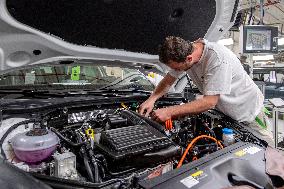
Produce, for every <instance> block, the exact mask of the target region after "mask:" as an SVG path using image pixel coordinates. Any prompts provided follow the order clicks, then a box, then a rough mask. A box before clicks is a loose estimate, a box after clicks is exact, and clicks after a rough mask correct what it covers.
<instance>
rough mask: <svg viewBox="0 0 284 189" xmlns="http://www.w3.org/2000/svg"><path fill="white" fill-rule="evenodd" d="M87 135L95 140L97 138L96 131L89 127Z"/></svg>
mask: <svg viewBox="0 0 284 189" xmlns="http://www.w3.org/2000/svg"><path fill="white" fill-rule="evenodd" d="M86 135H87V136H88V137H89V138H91V139H93V140H94V139H95V131H94V130H93V129H87V130H86Z"/></svg>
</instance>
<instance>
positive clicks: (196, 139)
mask: <svg viewBox="0 0 284 189" xmlns="http://www.w3.org/2000/svg"><path fill="white" fill-rule="evenodd" d="M202 138H208V139H211V140H213V141H215V142H216V143H217V144H218V145H219V146H220V148H223V146H222V144H221V143H220V142H219V141H218V140H217V139H215V138H213V137H211V136H207V135H200V136H198V137H196V138H194V139H193V140H192V141H191V142H190V143H189V144H188V145H187V148H186V150H185V151H184V153H183V155H182V157H181V159H180V160H179V162H178V165H177V168H180V167H181V166H182V163H183V161H184V159H185V157H186V154H187V153H188V150H189V149H190V148H191V147H192V146H193V144H194V143H195V142H196V141H198V140H199V139H202Z"/></svg>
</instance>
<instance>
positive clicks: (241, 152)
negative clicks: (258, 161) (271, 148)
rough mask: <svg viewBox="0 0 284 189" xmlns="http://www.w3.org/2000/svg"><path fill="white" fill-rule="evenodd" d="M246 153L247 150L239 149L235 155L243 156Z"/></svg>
mask: <svg viewBox="0 0 284 189" xmlns="http://www.w3.org/2000/svg"><path fill="white" fill-rule="evenodd" d="M245 154H246V151H244V150H240V151H237V152H236V153H235V155H236V156H239V157H242V156H244V155H245Z"/></svg>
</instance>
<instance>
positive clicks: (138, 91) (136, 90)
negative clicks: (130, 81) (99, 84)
mask: <svg viewBox="0 0 284 189" xmlns="http://www.w3.org/2000/svg"><path fill="white" fill-rule="evenodd" d="M96 91H100V92H105V93H118V94H120V93H139V94H151V91H146V90H141V89H135V88H129V89H111V88H108V89H98V90H96Z"/></svg>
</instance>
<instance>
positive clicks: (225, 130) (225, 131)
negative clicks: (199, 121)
mask: <svg viewBox="0 0 284 189" xmlns="http://www.w3.org/2000/svg"><path fill="white" fill-rule="evenodd" d="M222 131H223V134H233V129H229V128H224V129H222Z"/></svg>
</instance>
